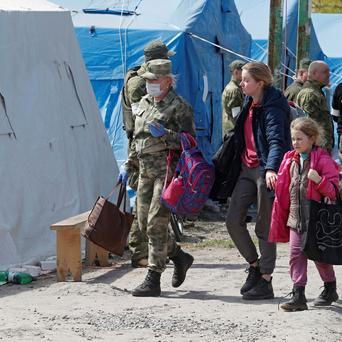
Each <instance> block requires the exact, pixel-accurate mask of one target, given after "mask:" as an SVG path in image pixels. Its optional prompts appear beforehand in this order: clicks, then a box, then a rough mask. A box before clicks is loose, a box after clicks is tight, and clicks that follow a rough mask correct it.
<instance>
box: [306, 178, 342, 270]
mask: <svg viewBox="0 0 342 342" xmlns="http://www.w3.org/2000/svg"><path fill="white" fill-rule="evenodd" d="M334 186H335V189H336V203H332V204H329V203H325V202H324V200H323V199H322V200H321V202H317V201H310V214H309V224H308V231H307V238H306V242H305V246H304V249H303V251H304V253H305V255H306V256H307V257H308V259H310V260H314V261H320V262H323V263H325V264H331V265H342V200H341V197H340V194H339V191H338V189H337V186H336V185H335V184H334Z"/></svg>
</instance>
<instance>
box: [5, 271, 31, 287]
mask: <svg viewBox="0 0 342 342" xmlns="http://www.w3.org/2000/svg"><path fill="white" fill-rule="evenodd" d="M32 280H33V279H32V276H31V274H28V273H24V272H8V281H9V282H11V283H13V284H20V285H24V284H29V283H31V281H32Z"/></svg>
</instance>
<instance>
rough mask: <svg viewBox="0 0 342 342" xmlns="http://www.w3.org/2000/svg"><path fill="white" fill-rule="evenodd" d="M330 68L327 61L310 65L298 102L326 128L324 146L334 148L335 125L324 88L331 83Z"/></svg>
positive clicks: (329, 149)
mask: <svg viewBox="0 0 342 342" xmlns="http://www.w3.org/2000/svg"><path fill="white" fill-rule="evenodd" d="M329 81H330V70H329V66H328V64H327V63H325V62H322V61H314V62H312V63H311V64H310V66H309V73H308V80H307V81H306V82H305V83H304V86H303V89H302V90H301V91H300V92H299V94H298V96H297V104H298V106H299V107H300V108H302V109H303V110H304V112H305V113H307V114H308V116H309V117H310V118H312V119H314V120H315V121H316V122H317V123H318V124H320V125H321V127H322V128H323V130H324V146H323V147H324V148H326V149H327V150H328V151H329V152H331V150H332V148H333V125H332V120H331V117H330V111H329V109H328V104H327V100H326V98H325V96H324V93H323V91H322V88H323V87H325V86H327V85H329Z"/></svg>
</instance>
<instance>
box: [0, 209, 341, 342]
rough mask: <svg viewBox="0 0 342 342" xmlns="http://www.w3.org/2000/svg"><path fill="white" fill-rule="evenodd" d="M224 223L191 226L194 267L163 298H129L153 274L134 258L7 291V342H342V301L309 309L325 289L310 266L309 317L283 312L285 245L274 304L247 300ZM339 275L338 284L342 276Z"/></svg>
mask: <svg viewBox="0 0 342 342" xmlns="http://www.w3.org/2000/svg"><path fill="white" fill-rule="evenodd" d="M223 217H224V213H223V214H215V215H211V214H210V213H207V214H204V215H202V216H201V218H200V219H201V220H199V221H195V222H187V225H186V233H185V236H184V238H183V246H184V248H185V249H187V250H188V251H190V253H192V254H193V255H194V257H195V263H194V265H193V267H192V268H191V269H190V270H189V273H188V277H187V279H186V281H185V282H184V284H183V285H182V286H181V287H180V288H179V289H174V288H172V286H171V277H172V271H173V267H172V263H170V264H169V265H168V266H167V269H166V271H165V273H164V274H163V276H162V296H161V297H160V298H136V297H132V296H131V294H130V290H131V289H133V288H134V287H135V286H136V285H138V284H139V283H140V282H141V281H142V280H143V278H144V276H145V274H146V270H145V269H132V268H131V267H130V263H129V253H128V252H127V253H126V254H125V256H124V257H123V258H115V259H114V260H113V266H111V267H106V268H84V269H83V282H81V283H73V282H65V283H57V282H56V274H55V273H52V274H47V275H44V276H41V277H40V278H39V279H38V280H37V281H35V282H33V283H32V284H29V285H21V286H20V285H13V284H8V285H4V286H1V287H0V298H1V299H0V303H1V306H0V341H6V342H7V341H72V342H74V341H116V342H117V341H145V340H148V341H160V342H164V341H188V342H190V341H193V342H195V341H196V342H197V341H242V342H256V341H263V342H264V341H265V342H267V341H289V342H292V341H322V342H323V341H324V342H325V341H342V324H341V322H342V320H341V314H342V301H340V300H339V301H338V302H337V303H335V304H334V305H333V306H331V307H329V308H320V309H317V308H314V307H313V306H312V301H313V299H314V298H315V297H316V296H317V295H318V294H319V292H320V291H321V289H320V286H321V281H320V280H319V277H318V275H317V271H316V270H315V269H314V267H313V264H312V263H310V266H309V284H308V287H307V298H308V301H309V303H308V304H309V310H308V311H305V312H296V313H285V312H283V311H282V310H281V309H280V310H279V309H278V303H279V302H280V301H282V299H281V297H282V296H285V295H286V294H287V293H289V292H290V289H291V287H292V285H291V281H290V277H289V275H288V257H287V256H288V246H287V245H280V246H279V248H278V261H277V268H276V271H275V273H274V278H273V287H274V291H275V295H276V298H275V299H274V300H268V301H257V302H253V301H243V300H242V299H241V295H240V293H239V289H240V287H241V285H242V283H243V282H244V279H245V277H246V273H245V272H244V270H245V267H246V264H245V262H244V260H243V259H242V258H241V257H240V256H239V254H238V252H237V250H236V249H235V248H229V246H231V241H229V239H228V236H227V234H226V229H225V225H224V222H223ZM249 225H250V228H251V229H252V228H253V223H251V224H249ZM336 273H337V277H338V279H341V278H342V268H341V267H336Z"/></svg>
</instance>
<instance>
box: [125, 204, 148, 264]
mask: <svg viewBox="0 0 342 342" xmlns="http://www.w3.org/2000/svg"><path fill="white" fill-rule="evenodd" d="M136 207H137V200H135V209H134V211H133V214H134V220H133V223H132V226H131V230H130V233H129V241H128V245H129V249H130V251H131V252H132V257H131V259H132V261H137V262H138V261H139V260H141V259H147V257H148V238H147V235H146V233H143V232H142V231H141V230H140V229H139V223H138V218H137V215H136Z"/></svg>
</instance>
